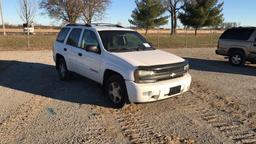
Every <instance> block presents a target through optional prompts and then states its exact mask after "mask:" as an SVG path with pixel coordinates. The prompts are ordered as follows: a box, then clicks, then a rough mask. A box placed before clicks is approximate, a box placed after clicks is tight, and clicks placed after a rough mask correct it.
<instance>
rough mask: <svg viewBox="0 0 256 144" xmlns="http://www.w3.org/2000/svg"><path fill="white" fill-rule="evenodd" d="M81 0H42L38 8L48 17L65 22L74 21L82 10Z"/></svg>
mask: <svg viewBox="0 0 256 144" xmlns="http://www.w3.org/2000/svg"><path fill="white" fill-rule="evenodd" d="M83 7H84V5H83V0H42V1H41V3H40V8H42V9H45V10H46V12H47V13H48V15H49V16H50V17H53V18H56V19H57V20H62V21H63V22H66V23H76V21H77V20H78V18H79V17H80V16H81V14H82V11H83Z"/></svg>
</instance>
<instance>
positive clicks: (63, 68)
mask: <svg viewBox="0 0 256 144" xmlns="http://www.w3.org/2000/svg"><path fill="white" fill-rule="evenodd" d="M56 68H57V72H58V75H59V78H60V80H62V81H67V80H69V77H70V72H69V71H68V69H67V65H66V61H65V59H64V58H60V59H59V60H58V61H57V63H56Z"/></svg>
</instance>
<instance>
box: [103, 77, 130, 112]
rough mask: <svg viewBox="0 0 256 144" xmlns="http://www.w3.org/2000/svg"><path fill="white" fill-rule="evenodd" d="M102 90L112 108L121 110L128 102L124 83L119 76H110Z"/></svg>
mask: <svg viewBox="0 0 256 144" xmlns="http://www.w3.org/2000/svg"><path fill="white" fill-rule="evenodd" d="M104 90H105V95H106V96H107V97H109V99H110V100H111V103H112V105H113V107H114V108H122V107H123V106H124V105H125V104H126V102H127V101H128V96H127V90H126V86H125V82H124V80H123V78H122V77H121V76H119V75H113V76H111V77H110V78H109V79H108V80H107V81H106V83H105V84H104Z"/></svg>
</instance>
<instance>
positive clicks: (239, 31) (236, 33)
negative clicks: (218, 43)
mask: <svg viewBox="0 0 256 144" xmlns="http://www.w3.org/2000/svg"><path fill="white" fill-rule="evenodd" d="M253 31H254V29H252V28H233V29H228V30H226V31H225V32H224V33H223V34H222V35H221V37H220V39H231V40H248V39H249V38H250V36H251V35H252V33H253Z"/></svg>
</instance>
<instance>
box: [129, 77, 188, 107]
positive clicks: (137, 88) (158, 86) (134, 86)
mask: <svg viewBox="0 0 256 144" xmlns="http://www.w3.org/2000/svg"><path fill="white" fill-rule="evenodd" d="M191 81H192V78H191V76H190V74H188V73H187V74H186V75H184V76H183V77H180V78H176V79H171V80H167V81H161V82H157V83H148V84H138V83H135V82H133V81H126V82H125V83H126V88H127V93H128V96H129V100H130V102H135V103H136V102H137V103H144V102H153V101H158V100H163V99H167V98H170V97H173V96H176V95H180V94H182V93H184V92H186V91H188V90H189V88H190V84H191ZM177 86H181V91H180V93H177V94H174V95H168V94H169V92H170V88H173V87H177Z"/></svg>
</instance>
